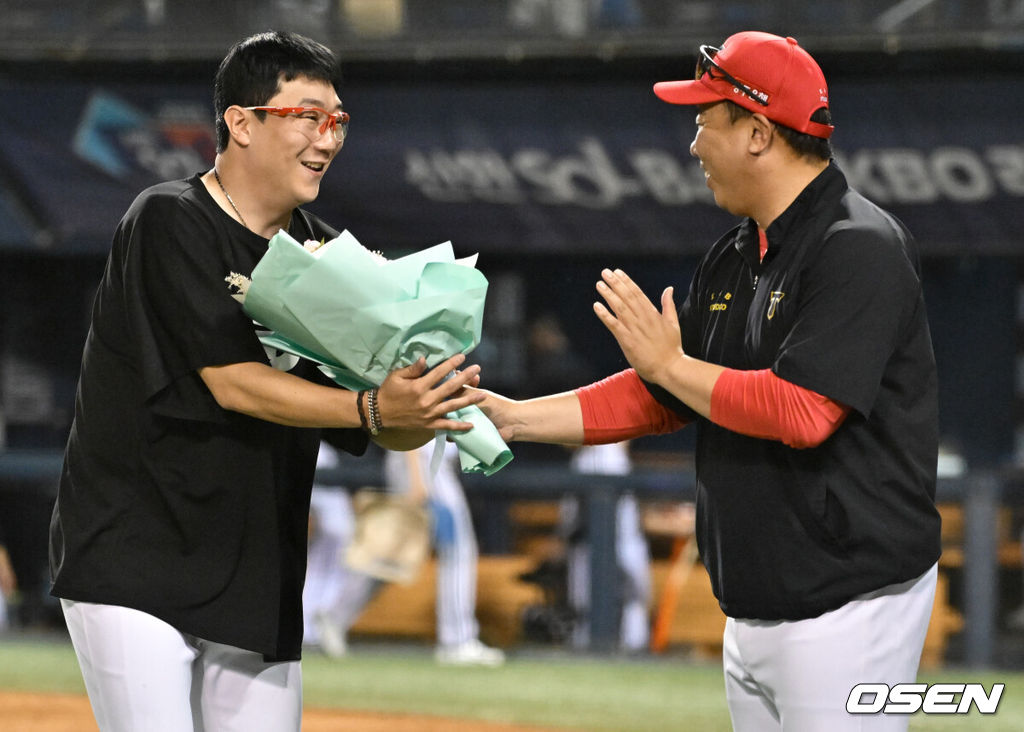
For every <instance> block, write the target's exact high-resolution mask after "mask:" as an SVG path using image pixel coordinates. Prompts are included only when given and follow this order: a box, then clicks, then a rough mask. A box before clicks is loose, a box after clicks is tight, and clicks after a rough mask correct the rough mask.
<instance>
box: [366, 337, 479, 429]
mask: <svg viewBox="0 0 1024 732" xmlns="http://www.w3.org/2000/svg"><path fill="white" fill-rule="evenodd" d="M465 360H466V356H465V355H464V354H461V353H459V354H456V355H454V356H452V357H451V358H449V359H447V360H445V361H443V362H442V363H439V364H438V365H437V366H435V367H434V368H432V369H429V370H428V369H427V362H426V359H424V358H420V359H419V360H417V361H416V362H415V363H413V364H410V365H409V366H406V367H404V368H400V369H396V370H395V371H392V372H391V373H390V374H388V376H387V378H386V379H384V383H383V384H381V385H380V391H379V392H378V396H377V403H378V406H379V408H380V415H381V421H382V422H383V423H384V426H385V427H387V428H398V429H429V430H452V431H455V432H466V431H468V430H470V429H472V428H473V425H472V424H471V423H469V422H460V421H456V420H452V419H448V417H447V416H446V415H447V414H448V413H449V412H454V411H456V410H458V409H462V408H463V407H468V406H470V405H471V404H477V403H479V402H481V401H483V399H484V393H483V392H480V391H476V390H473V389H466V388H465V387H467V386H476V385H477V384H479V383H480V367H479V366H477V365H475V364H474V365H472V366H470V367H468V368H467V369H465V370H464V371H457V370H456V369H457V368H458V367H459V366H460V365H462V363H463V362H464V361H465ZM449 375H450V378H447V380H445V377H449Z"/></svg>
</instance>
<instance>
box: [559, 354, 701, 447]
mask: <svg viewBox="0 0 1024 732" xmlns="http://www.w3.org/2000/svg"><path fill="white" fill-rule="evenodd" d="M576 397H577V398H578V399H579V400H580V409H581V410H582V412H583V444H585V445H601V444H607V443H609V442H621V441H622V440H630V439H633V438H634V437H642V436H644V435H654V434H665V433H667V432H674V431H675V430H678V429H679V428H681V427H683V426H684V425H686V422H685V421H684V420H682V419H680V418H679V416H678V415H677V414H676V413H675V412H673V411H672V410H670V409H668V408H667V407H664V406H662V405H661V404H660V403H659V402H658V401H657V400H655V398H654V397H653V396H651V393H650V392H649V391H647V387H645V386H644V384H643V382H642V381H640V377H639V376H638V375H637V373H636V371H635V370H634V369H626V370H625V371H620V372H619V373H617V374H613V375H612V376H609V377H608V378H606V379H601V380H600V381H597V382H595V383H593V384H590V385H589V386H583V387H580V388H579V389H577V390H576Z"/></svg>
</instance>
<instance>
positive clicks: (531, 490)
mask: <svg viewBox="0 0 1024 732" xmlns="http://www.w3.org/2000/svg"><path fill="white" fill-rule="evenodd" d="M61 460H62V456H61V453H60V451H56V450H30V449H15V450H7V451H0V490H7V489H8V488H11V487H15V486H16V487H17V488H18V489H20V490H24V487H25V486H26V485H27V484H28V485H33V486H35V488H36V489H37V490H39V491H44V492H46V493H48V494H54V493H55V487H56V482H57V479H58V476H59V474H60V468H61ZM317 477H318V481H320V482H322V483H324V484H326V485H343V486H346V487H350V488H354V487H359V486H379V485H382V482H383V481H382V476H381V465H380V461H379V460H376V459H372V458H370V459H361V460H357V459H352V460H343V461H342V463H341V465H340V466H339V467H338V468H335V469H331V470H321V471H318V476H317ZM463 482H464V485H465V488H466V492H467V494H468V495H470V496H471V497H473V498H474V499H480V500H487V501H490V500H494V501H509V500H517V499H557V498H560V497H561V496H564V495H566V494H574V495H576V496H578V497H579V499H580V500H581V502H582V504H583V505H584V506H585V512H586V517H587V521H588V531H589V542H588V543H589V546H590V552H591V556H590V562H591V577H592V578H593V582H592V585H591V598H590V600H591V602H590V610H589V612H590V617H589V621H590V638H591V649H592V650H594V651H598V652H602V651H611V650H613V649H614V648H615V647H616V643H617V636H618V628H617V621H618V614H617V612H618V611H617V607H616V600H615V598H616V597H617V596H618V593H617V588H618V583H619V573H618V570H617V567H616V559H615V505H616V502H617V500H618V497H619V496H620V495H622V494H623V493H626V492H629V493H633V494H634V495H636V496H637V497H638V498H641V499H658V500H675V501H692V500H693V498H694V491H695V484H694V476H693V472H692V470H682V471H681V470H679V469H665V468H639V469H637V470H635V471H634V472H633V473H631V474H629V475H626V476H612V475H608V476H600V475H585V474H579V473H573V472H571V471H569V470H567V469H566V468H563V467H546V466H533V465H529V464H527V463H525V462H524V463H519V464H517V463H512V464H511V465H509V466H508V467H506V468H505V469H503V470H501V471H500V472H498V473H496V474H495V475H492V476H490V477H482V476H474V475H466V476H463ZM936 500H937V501H938V502H939V503H945V504H950V503H952V504H958V505H959V506H961V507H962V511H963V521H964V524H963V538H962V542H963V544H962V548H963V568H962V572H963V592H962V596H963V603H962V605H963V615H964V621H965V622H964V630H963V633H964V636H963V648H964V663H965V665H967V666H969V667H972V668H987V667H991V666H992V664H993V661H994V653H995V648H996V643H997V635H998V633H997V630H998V612H999V597H1000V577H999V570H1000V565H999V559H998V556H997V550H998V547H997V544H998V541H999V538H998V532H997V531H996V524H997V520H998V514H999V510H1000V507H1002V506H1020V505H1024V472H1021V471H1017V470H1013V471H972V472H967V473H965V474H964V475H962V476H960V477H956V478H940V479H939V483H938V488H937V495H936Z"/></svg>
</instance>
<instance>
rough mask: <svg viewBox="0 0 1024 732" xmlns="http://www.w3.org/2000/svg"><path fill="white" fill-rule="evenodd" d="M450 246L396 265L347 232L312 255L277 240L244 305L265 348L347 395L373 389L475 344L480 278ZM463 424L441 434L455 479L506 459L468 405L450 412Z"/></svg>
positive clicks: (493, 433)
mask: <svg viewBox="0 0 1024 732" xmlns="http://www.w3.org/2000/svg"><path fill="white" fill-rule="evenodd" d="M474 262H475V258H474V259H473V260H472V261H471V260H461V261H460V260H456V259H455V255H454V252H453V250H452V246H451V243H444V244H439V245H437V246H433V247H430V248H428V249H424V250H422V251H419V252H416V253H414V254H410V255H408V256H406V257H402V258H401V259H396V260H385V259H383V258H382V257H380V256H378V255H376V254H373V253H372V252H370V251H368V250H367V249H366V248H364V247H363V246H362V245H361V244H360V243H359V242H358V241H356V239H355V237H353V236H352V235H351V234H350V233H348V232H347V231H346V232H343V233H342V234H341V235H340V236H339V237H338V238H337V239H334V240H332V241H330V242H327V243H326V244H324V245H323V246H321V247H320V248H319V249H317V250H315V251H313V252H310V251H308V250H307V249H305V248H304V247H303V246H302V244H300V243H299V242H297V241H295V240H294V239H293V238H291V237H290V236H289V235H288V234H286V233H285V232H283V231H280V232H278V233H277V234H276V235H274V237H273V238H272V239H271V240H270V243H269V246H268V249H267V253H266V254H264V255H263V258H262V259H261V260H260V262H259V264H257V265H256V268H255V269H254V270H253V272H252V276H251V278H250V279H251V282H250V283H249V284H248V287H247V289H246V291H245V295H244V300H243V302H242V306H243V308H244V309H245V312H246V313H247V314H248V315H249V316H250V317H252V319H253V320H255V321H256V322H257V323H259V324H260V325H262V326H264V327H265V328H268V329H269V330H270V331H271V332H270V333H269V334H267V335H264V336H261V341H262V342H263V344H264V345H265V346H267V347H271V348H276V349H279V350H282V351H286V352H288V353H292V354H295V355H297V356H301V357H303V358H307V359H310V360H311V361H314V362H315V363H317V364H319V365H320V369H321V371H323V372H324V373H325V374H327V375H328V376H329V377H330V378H331V379H333V380H334V381H335V382H337V383H338V384H340V385H341V386H344V387H345V388H347V389H352V390H359V389H366V388H370V387H373V386H379V385H380V384H381V383H382V382H383V381H384V379H385V378H386V377H387V375H388V374H389V373H390V372H391V371H393V370H395V369H396V368H401V367H403V366H408V365H409V364H411V363H414V362H415V361H416V360H417V359H418V358H420V357H421V356H422V357H424V358H426V361H427V365H428V366H435V365H437V364H438V363H440V362H441V361H443V360H444V359H446V358H448V357H449V356H452V355H454V354H455V353H469V352H470V351H472V350H473V349H474V348H475V347H476V346H477V345H478V344H479V343H480V335H481V330H482V326H483V311H484V301H485V298H486V295H487V278H486V277H484V275H483V273H482V272H480V271H479V270H477V269H476V268H475V266H473V263H474ZM448 416H449V417H450V418H451V419H457V420H460V421H465V422H471V423H472V424H473V425H474V426H473V429H472V430H470V431H469V432H465V433H455V432H452V433H448V435H449V437H450V439H451V440H453V441H454V442H455V444H456V445H457V446H458V448H459V458H460V462H461V464H462V470H463V472H467V473H483V474H485V475H491V474H492V473H495V472H497V471H498V470H500V469H501V468H503V467H504V466H505V465H507V464H508V463H509V461H511V459H512V453H511V451H510V450H509V448H508V446H507V445H506V444H505V441H504V440H502V439H501V436H500V435H499V434H498V430H497V428H495V426H494V425H493V424H492V423H491V421H490V420H489V419H488V418H487V416H486V415H484V413H483V412H482V411H480V409H479V408H478V407H476V406H470V407H466V408H464V409H460V410H457V411H455V412H451V413H449V415H448Z"/></svg>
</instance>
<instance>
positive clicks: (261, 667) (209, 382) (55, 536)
mask: <svg viewBox="0 0 1024 732" xmlns="http://www.w3.org/2000/svg"><path fill="white" fill-rule="evenodd" d="M338 89H339V72H338V64H337V61H336V59H335V57H334V56H333V54H332V53H331V52H330V51H329V50H328V49H327V48H325V47H323V46H321V45H320V44H318V43H315V42H313V41H310V40H309V39H306V38H303V37H301V36H297V35H294V34H286V33H263V34H259V35H256V36H253V37H251V38H248V39H246V40H244V41H242V42H240V43H239V44H236V45H235V46H234V47H233V48H232V49H231V51H230V52H229V53H228V54H227V56H226V57H225V59H224V61H223V62H222V63H221V66H220V68H219V69H218V71H217V75H216V79H215V92H214V106H215V112H216V126H217V139H218V153H217V158H216V162H215V166H214V168H213V169H212V170H210V171H208V172H206V173H202V174H197V175H196V176H194V177H192V178H190V179H187V180H180V181H174V182H168V183H163V184H160V185H157V186H154V187H152V188H150V189H148V190H146V191H144V192H143V193H142V194H140V195H139V197H138V198H137V199H136V200H135V202H134V203H133V204H132V206H131V208H130V209H129V210H128V212H127V213H126V214H125V216H124V218H123V219H122V220H121V222H120V224H119V226H118V228H117V230H116V232H115V234H114V240H113V245H112V248H111V253H110V257H109V259H108V263H107V267H106V271H105V273H104V276H103V279H102V281H101V283H100V286H99V289H98V292H97V295H96V300H95V304H94V307H93V317H92V324H91V327H90V331H89V334H88V338H87V341H86V345H85V352H84V355H83V359H82V368H81V374H80V379H79V386H78V392H77V396H76V403H75V419H74V423H73V425H72V428H71V434H70V437H69V440H68V444H67V449H66V453H65V462H64V468H63V473H62V476H61V481H60V488H59V494H58V498H57V503H56V506H55V509H54V513H53V520H52V524H51V532H50V560H51V571H52V576H53V594H54V595H56V596H57V597H59V598H61V604H62V606H63V608H64V613H65V618H66V620H67V624H68V628H69V630H70V633H71V639H72V642H73V643H74V646H75V650H76V653H77V654H78V658H79V663H80V665H81V668H82V674H83V676H84V679H85V684H86V688H87V691H88V693H89V698H90V701H91V703H92V706H93V710H94V712H95V715H96V719H97V722H98V723H99V727H100V729H101V730H103V732H109V731H110V730H124V731H125V732H128V731H135V732H138V731H139V730H146V732H154V731H158V730H193V729H205V730H206V731H207V732H214V731H215V730H224V729H245V730H247V731H248V730H267V732H282V731H285V732H287V731H288V730H294V731H295V732H297V731H298V729H299V726H300V720H301V711H302V696H301V670H300V667H299V654H300V647H301V641H302V619H301V618H302V614H301V594H302V583H303V576H304V573H305V561H306V530H307V517H308V511H309V496H310V488H311V484H312V479H313V473H314V469H315V464H316V454H317V449H318V446H319V442H320V437H321V430H322V429H326V430H327V434H325V436H326V437H327V438H328V439H330V440H331V441H332V442H334V443H335V444H337V445H338V446H340V447H342V448H343V449H345V450H347V451H349V452H352V453H355V454H361V453H362V452H363V451H364V450H365V448H366V444H367V440H368V436H367V434H366V432H367V431H369V432H371V433H372V434H373V436H374V439H375V440H376V441H377V442H379V443H380V444H381V445H382V446H384V447H387V448H390V449H410V448H413V447H417V446H419V445H421V444H423V443H424V442H426V441H427V440H428V439H429V438H430V437H431V436H432V435H433V433H434V430H436V429H450V430H458V431H464V430H467V429H469V428H470V427H471V425H469V424H467V423H463V422H456V421H453V420H450V419H447V418H446V417H445V415H446V414H447V413H448V412H450V411H453V410H455V409H458V408H461V407H462V406H466V405H468V404H471V403H474V402H476V401H478V400H479V399H480V398H481V397H480V396H479V395H475V394H464V393H463V394H460V392H461V390H462V388H463V387H464V386H465V385H466V384H474V383H476V381H477V380H478V376H477V372H478V369H477V368H476V367H471V368H467V369H466V370H465V371H463V372H462V373H458V374H456V375H455V376H454V377H453V378H451V379H450V380H449V381H447V382H445V383H444V384H442V385H438V384H439V382H440V381H441V378H442V377H443V376H444V375H446V374H448V373H449V372H450V371H451V370H453V369H454V368H456V367H457V366H458V365H459V364H461V363H462V361H463V359H464V357H463V356H461V355H458V356H454V357H452V358H449V359H448V360H446V361H445V362H443V363H441V364H439V365H437V366H436V367H435V368H434V369H432V370H430V371H427V370H426V367H425V365H424V363H422V361H421V362H420V363H417V364H414V365H413V366H410V367H408V368H405V369H401V370H398V371H395V372H394V373H392V374H391V375H389V377H388V378H387V379H386V380H385V382H384V383H383V384H382V385H381V387H380V388H379V390H374V391H373V393H371V394H366V393H361V394H360V395H358V396H357V395H356V394H354V393H352V392H350V391H347V390H344V389H341V388H337V387H336V386H335V385H333V384H331V383H330V382H329V381H328V380H327V379H326V378H325V377H323V376H322V375H320V373H319V371H318V370H317V369H316V368H315V367H314V365H313V364H312V363H310V362H308V361H305V360H303V359H298V358H294V357H290V356H287V355H285V356H282V355H280V354H278V353H275V352H271V353H268V352H267V351H265V350H264V347H263V346H262V345H261V343H260V341H259V339H258V334H257V332H256V330H255V328H254V325H253V323H252V321H251V320H250V319H249V318H248V317H247V316H246V315H245V313H244V312H243V311H242V309H241V308H240V307H239V306H238V303H236V302H235V301H234V300H233V299H232V297H231V293H230V290H229V288H228V287H227V285H226V283H225V281H224V278H225V276H226V275H227V274H228V273H230V272H238V273H242V274H245V275H248V274H250V273H251V272H252V270H253V268H254V267H255V265H256V263H257V262H258V261H259V260H260V258H261V256H262V255H263V253H264V252H265V251H266V248H267V241H268V238H269V237H270V236H272V235H273V234H275V233H276V232H277V231H278V230H280V229H284V230H287V231H288V232H290V233H291V235H292V236H293V237H294V238H296V239H297V240H299V241H304V240H317V241H319V240H321V239H331V238H333V237H335V236H336V235H337V232H336V231H335V230H334V229H332V228H330V227H329V226H327V225H326V224H324V223H323V222H322V221H320V220H319V219H317V218H316V217H315V216H312V215H310V214H309V213H307V212H305V211H303V210H302V209H300V208H299V207H300V206H302V205H304V204H306V203H309V202H310V201H313V200H314V199H315V198H316V196H317V194H318V192H319V187H320V181H321V179H322V178H323V176H324V174H325V173H326V171H327V168H328V167H329V166H330V164H331V162H332V161H333V160H334V157H335V155H336V154H337V153H338V151H339V150H340V149H341V147H342V144H343V143H344V141H345V135H346V132H347V129H348V113H346V112H344V111H343V110H342V106H341V101H340V99H339V97H338ZM360 397H362V399H360ZM368 400H369V402H371V403H367V402H368ZM446 400H448V401H446ZM373 403H375V407H376V408H375V409H373V410H370V411H371V413H370V414H369V415H367V411H368V408H369V407H370V406H373ZM361 426H362V429H361V428H360V427H361ZM381 428H383V430H381Z"/></svg>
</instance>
